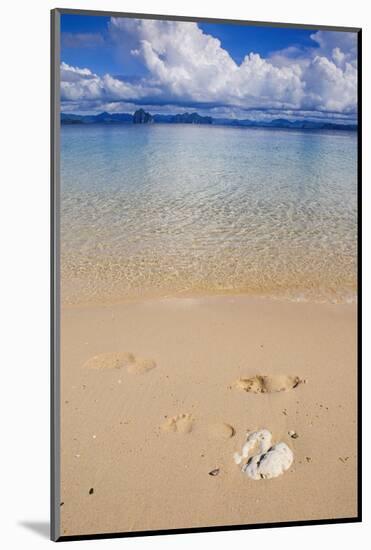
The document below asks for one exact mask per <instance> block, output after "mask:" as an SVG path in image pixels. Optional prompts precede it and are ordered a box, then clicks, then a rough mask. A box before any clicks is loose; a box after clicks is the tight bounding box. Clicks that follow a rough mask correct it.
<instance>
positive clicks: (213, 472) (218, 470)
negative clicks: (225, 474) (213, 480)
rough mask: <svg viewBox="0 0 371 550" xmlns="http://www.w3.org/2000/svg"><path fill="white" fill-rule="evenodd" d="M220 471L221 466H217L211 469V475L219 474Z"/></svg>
mask: <svg viewBox="0 0 371 550" xmlns="http://www.w3.org/2000/svg"><path fill="white" fill-rule="evenodd" d="M219 472H220V468H215V469H214V470H211V472H209V476H217V475H218V474H219Z"/></svg>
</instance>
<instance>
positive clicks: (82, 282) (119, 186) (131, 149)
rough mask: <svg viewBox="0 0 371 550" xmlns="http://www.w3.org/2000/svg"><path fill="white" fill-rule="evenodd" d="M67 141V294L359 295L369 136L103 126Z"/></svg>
mask: <svg viewBox="0 0 371 550" xmlns="http://www.w3.org/2000/svg"><path fill="white" fill-rule="evenodd" d="M61 142H62V147H61V272H62V299H63V301H64V302H65V303H81V302H106V301H108V302H111V301H120V300H126V299H128V298H137V297H142V296H144V297H146V296H164V295H176V294H179V293H185V294H197V293H208V294H212V293H214V292H218V293H229V292H232V293H247V294H254V295H264V296H267V295H269V296H274V297H285V298H290V299H314V300H320V301H322V300H326V301H327V300H334V301H347V300H351V299H353V298H354V296H355V293H356V243H357V136H356V133H352V132H349V133H348V132H320V131H315V132H314V131H293V130H288V131H285V130H272V129H245V128H241V129H239V128H232V127H227V128H223V127H215V126H211V127H210V126H192V125H157V126H156V125H151V126H144V125H143V126H138V125H123V126H119V125H117V126H103V125H102V126H100V125H94V126H63V127H62V130H61Z"/></svg>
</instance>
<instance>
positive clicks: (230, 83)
mask: <svg viewBox="0 0 371 550" xmlns="http://www.w3.org/2000/svg"><path fill="white" fill-rule="evenodd" d="M109 37H110V40H111V41H112V42H113V44H114V45H115V48H116V49H117V50H118V52H120V50H121V51H122V54H123V56H122V57H123V58H124V57H125V55H131V56H133V57H135V58H136V59H137V61H138V62H139V63H140V64H141V65H142V66H143V68H144V73H145V74H144V76H143V77H142V78H140V79H137V80H136V81H129V80H128V79H125V77H118V76H113V75H110V74H104V75H97V74H94V73H93V72H91V71H90V70H89V69H88V68H80V67H72V66H69V65H67V64H66V63H63V62H62V64H61V99H62V103H63V108H68V104H70V107H71V109H75V110H76V109H82V110H83V109H84V108H85V109H86V108H87V107H88V108H92V105H94V107H93V108H94V109H95V110H99V108H101V107H102V106H103V105H104V104H109V103H120V102H123V104H124V103H127V104H128V103H129V104H135V105H138V104H147V105H152V106H155V105H168V106H171V105H174V106H175V105H177V106H187V105H188V106H194V105H198V106H200V107H201V108H202V106H205V108H207V109H208V110H213V109H216V110H219V111H220V110H223V109H225V110H226V112H227V111H228V112H229V113H232V114H233V113H236V114H239V115H241V112H244V111H248V110H262V111H267V110H277V111H280V110H282V111H293V112H296V111H297V112H300V111H309V112H313V113H315V112H322V113H323V112H328V113H334V114H342V115H344V117H346V116H354V115H355V113H356V110H357V52H356V46H357V44H356V35H355V34H354V33H344V32H330V31H318V32H315V33H313V34H312V35H311V39H312V41H313V47H312V48H306V49H300V48H296V47H292V48H287V49H286V50H282V51H280V52H275V53H274V54H273V55H271V56H270V57H269V58H263V57H261V56H260V55H259V54H258V53H254V52H247V53H246V56H245V57H244V59H243V61H242V62H241V63H240V64H237V63H236V62H235V61H234V60H233V58H232V57H231V56H230V54H229V53H228V51H227V50H225V49H223V47H222V45H221V42H220V41H219V40H218V39H217V38H215V37H213V36H211V35H210V34H207V33H205V32H204V31H203V30H201V29H200V28H199V27H198V25H197V24H196V23H191V22H178V21H155V20H139V19H124V18H111V20H110V24H109ZM69 39H70V40H71V37H70V38H69ZM124 54H125V55H124ZM123 72H124V73H125V66H123ZM89 106H90V107H89Z"/></svg>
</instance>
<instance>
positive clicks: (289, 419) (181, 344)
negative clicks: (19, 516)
mask: <svg viewBox="0 0 371 550" xmlns="http://www.w3.org/2000/svg"><path fill="white" fill-rule="evenodd" d="M61 330H62V333H61V361H62V365H61V378H62V380H61V383H62V389H61V407H62V413H61V424H62V425H61V428H62V437H61V447H62V451H61V477H62V484H61V501H62V502H63V504H62V505H61V508H60V510H61V534H62V535H78V534H94V533H105V532H125V531H143V530H156V529H181V528H192V527H207V526H218V525H239V524H254V523H261V522H281V521H297V520H311V519H327V518H344V517H348V518H349V517H354V516H356V515H357V506H356V504H357V502H356V501H357V494H356V460H357V457H356V432H357V426H356V374H357V362H356V306H355V305H354V304H352V305H348V304H346V305H339V304H336V305H332V304H314V303H290V302H283V301H275V300H269V299H258V298H256V299H252V298H245V297H241V296H238V297H211V298H184V299H176V298H173V299H163V300H148V301H144V302H138V303H128V304H121V305H115V306H107V307H104V306H84V307H66V308H63V310H62V321H61ZM257 375H258V378H257V379H254V381H253V382H254V383H253V385H252V388H253V391H250V390H251V387H250V382H248V383H247V382H246V380H249V379H251V378H253V377H255V376H257ZM281 375H284V376H289V377H292V378H283V379H282V378H275V377H277V376H281ZM259 376H268V377H270V378H269V379H261V378H259ZM296 377H297V378H298V379H299V380H300V383H299V384H295V383H292V380H296ZM241 379H242V380H244V381H245V382H242V383H241ZM272 380H273V382H272ZM282 380H284V381H285V380H286V381H287V380H288V381H289V383H288V384H287V387H286V386H285V384H284V385H283V386H282V387H283V389H285V390H286V391H271V389H272V388H273V389H275V390H277V389H278V390H279V389H281V382H282ZM238 381H240V382H238ZM285 383H286V382H285ZM262 388H263V390H264V391H260V390H261V389H262ZM246 389H248V390H249V391H246ZM255 390H257V391H255ZM261 428H265V429H268V430H269V431H270V432H272V436H273V443H276V442H280V441H282V442H284V443H286V444H287V445H288V446H289V448H290V449H291V450H292V451H293V453H294V462H293V464H292V465H291V467H290V468H289V470H288V471H286V472H285V473H284V474H283V475H281V476H280V477H277V478H275V479H261V480H259V481H255V480H252V479H250V478H249V477H248V476H247V475H246V474H243V473H242V472H241V466H239V465H236V463H235V462H234V460H233V455H234V453H235V452H240V451H241V447H242V445H243V443H244V442H245V440H246V432H247V431H253V430H257V429H261ZM289 432H290V434H291V435H290V434H289ZM293 434H295V436H294V437H292V436H293Z"/></svg>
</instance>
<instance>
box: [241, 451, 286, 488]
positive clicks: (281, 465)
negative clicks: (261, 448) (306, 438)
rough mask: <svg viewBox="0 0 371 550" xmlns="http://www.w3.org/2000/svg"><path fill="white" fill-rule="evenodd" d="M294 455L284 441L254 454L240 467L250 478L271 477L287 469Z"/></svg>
mask: <svg viewBox="0 0 371 550" xmlns="http://www.w3.org/2000/svg"><path fill="white" fill-rule="evenodd" d="M293 460H294V455H293V453H292V451H291V449H290V448H289V447H288V446H287V445H286V443H283V442H281V443H277V445H274V446H273V447H271V448H270V449H269V451H267V452H265V453H261V454H258V455H255V456H253V457H252V458H251V460H249V462H248V463H247V464H246V465H245V466H244V467H243V468H242V471H243V472H244V473H245V474H247V475H248V476H249V477H250V478H251V479H255V480H258V479H272V478H274V477H278V476H280V475H281V474H283V473H284V472H285V471H286V470H288V469H289V468H290V466H291V464H292V462H293Z"/></svg>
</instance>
